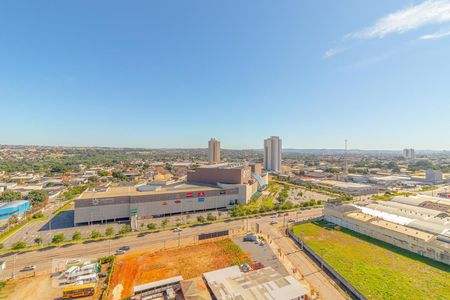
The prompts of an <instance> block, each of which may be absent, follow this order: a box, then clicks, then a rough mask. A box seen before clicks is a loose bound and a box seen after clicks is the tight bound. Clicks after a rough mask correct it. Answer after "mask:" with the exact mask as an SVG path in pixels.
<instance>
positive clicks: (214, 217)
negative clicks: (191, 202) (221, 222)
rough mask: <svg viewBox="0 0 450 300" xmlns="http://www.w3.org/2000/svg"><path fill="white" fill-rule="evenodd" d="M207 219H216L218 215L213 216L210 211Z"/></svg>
mask: <svg viewBox="0 0 450 300" xmlns="http://www.w3.org/2000/svg"><path fill="white" fill-rule="evenodd" d="M206 219H207V220H208V221H214V220H215V219H217V217H216V216H213V214H212V213H208V214H207V215H206Z"/></svg>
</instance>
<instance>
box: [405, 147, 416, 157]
mask: <svg viewBox="0 0 450 300" xmlns="http://www.w3.org/2000/svg"><path fill="white" fill-rule="evenodd" d="M403 158H405V159H415V158H416V153H415V151H414V149H412V148H406V149H403Z"/></svg>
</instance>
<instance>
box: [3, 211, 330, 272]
mask: <svg viewBox="0 0 450 300" xmlns="http://www.w3.org/2000/svg"><path fill="white" fill-rule="evenodd" d="M321 214H322V211H321V209H315V210H308V211H305V212H303V213H302V215H304V216H305V217H306V216H318V215H321ZM292 215H294V214H292ZM283 218H285V217H281V218H279V220H280V223H282V221H283ZM271 220H273V219H272V218H270V217H269V216H267V217H263V218H259V219H257V218H251V219H247V221H246V220H245V219H243V220H235V221H227V222H220V223H213V224H207V225H199V226H193V227H189V228H185V229H183V231H182V232H181V233H180V238H181V239H182V240H183V241H184V242H187V243H192V242H194V239H195V236H197V235H198V234H200V233H207V232H215V231H218V230H226V229H229V230H242V229H244V228H247V226H248V227H249V228H251V227H254V224H256V222H258V223H262V222H265V223H268V222H270V221H271ZM177 243H178V234H177V233H173V232H171V231H160V232H153V233H147V234H139V235H137V236H126V237H121V238H114V239H110V240H107V241H97V242H90V243H87V244H86V243H82V244H72V245H68V246H61V247H51V248H48V247H47V248H43V249H39V250H32V251H24V252H21V253H20V254H18V255H17V256H16V255H13V254H5V255H2V260H5V261H6V269H5V270H4V271H3V272H1V274H0V277H2V278H7V277H10V276H11V274H12V271H13V266H14V257H15V256H16V262H15V265H16V267H15V269H16V270H18V269H21V268H22V267H24V266H26V265H36V266H37V268H36V271H49V270H50V269H51V260H52V259H54V258H73V257H78V256H81V257H85V256H88V257H89V256H92V257H93V258H98V257H100V256H105V255H108V254H109V248H110V247H111V251H112V253H114V251H115V250H116V249H117V248H119V247H120V246H123V245H130V246H132V248H133V250H136V249H146V248H149V247H150V248H151V247H153V248H155V247H156V248H158V247H159V248H164V247H169V246H177Z"/></svg>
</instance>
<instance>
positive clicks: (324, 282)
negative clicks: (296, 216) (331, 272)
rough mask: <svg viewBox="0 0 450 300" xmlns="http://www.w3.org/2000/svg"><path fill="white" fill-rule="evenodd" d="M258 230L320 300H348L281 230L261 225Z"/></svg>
mask: <svg viewBox="0 0 450 300" xmlns="http://www.w3.org/2000/svg"><path fill="white" fill-rule="evenodd" d="M302 217H304V216H302ZM260 229H261V231H262V233H263V234H265V235H266V236H268V237H269V239H270V240H271V241H272V242H273V243H275V244H276V245H277V246H278V248H279V249H281V252H282V253H283V255H284V256H286V257H287V258H288V259H289V261H290V262H291V264H292V265H293V266H294V267H295V269H296V270H298V272H300V274H302V275H303V278H304V279H305V280H306V281H307V282H308V283H309V284H310V285H311V286H312V287H313V289H314V290H315V291H318V292H319V296H320V298H321V299H325V300H327V299H330V300H345V299H349V298H348V296H347V295H345V293H344V292H343V291H342V290H341V289H340V288H339V287H337V286H336V284H335V283H334V282H333V281H332V279H331V278H329V277H328V275H326V274H325V273H324V272H323V271H322V270H321V269H320V268H319V267H318V266H317V265H316V264H315V263H313V262H312V261H311V260H310V259H309V257H308V256H307V255H306V254H305V253H304V252H303V251H301V250H300V249H299V248H298V247H297V245H296V244H295V243H294V242H293V241H292V240H291V239H290V238H289V237H286V236H285V235H284V234H283V233H282V228H280V227H273V226H270V225H267V224H263V225H262V226H261V227H260ZM281 259H282V258H281Z"/></svg>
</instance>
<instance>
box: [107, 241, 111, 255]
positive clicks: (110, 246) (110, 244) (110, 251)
mask: <svg viewBox="0 0 450 300" xmlns="http://www.w3.org/2000/svg"><path fill="white" fill-rule="evenodd" d="M108 241H109V243H108V244H109V256H111V239H109V240H108Z"/></svg>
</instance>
